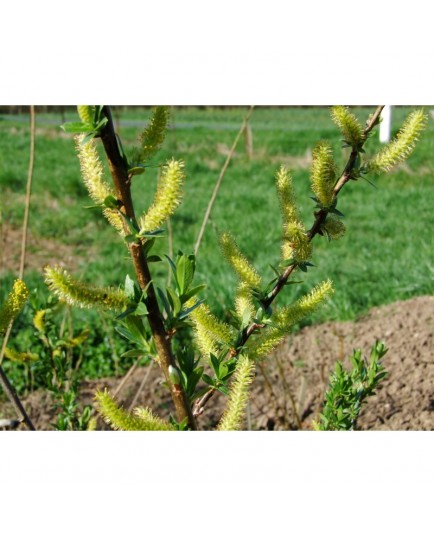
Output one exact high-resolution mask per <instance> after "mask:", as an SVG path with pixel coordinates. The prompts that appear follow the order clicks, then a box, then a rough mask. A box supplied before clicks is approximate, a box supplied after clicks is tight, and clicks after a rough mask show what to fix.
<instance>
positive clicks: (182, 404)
mask: <svg viewBox="0 0 434 536" xmlns="http://www.w3.org/2000/svg"><path fill="white" fill-rule="evenodd" d="M104 114H105V116H106V117H107V119H108V123H107V124H106V126H105V127H104V129H103V131H102V132H101V140H102V143H103V145H104V150H105V152H106V155H107V160H108V164H109V168H110V173H111V176H112V179H113V183H114V187H115V195H116V198H117V199H118V201H119V202H120V204H121V206H120V210H121V211H122V213H123V214H124V215H125V216H126V217H127V218H128V219H129V220H130V221H133V222H136V216H135V213H134V206H133V201H132V198H131V184H130V177H129V176H128V169H127V165H126V163H125V161H124V160H123V158H122V156H121V153H120V151H119V146H118V141H117V139H116V134H115V130H114V126H113V119H112V116H111V113H110V109H109V107H108V106H105V107H104ZM128 234H129V231H128ZM129 250H130V254H131V259H132V261H133V265H134V270H135V272H136V276H137V281H138V283H139V285H140V288H141V289H145V288H146V294H147V298H146V306H147V308H148V312H149V314H148V317H147V318H148V321H149V325H150V328H151V332H152V336H153V338H154V341H155V346H156V349H157V353H158V358H159V365H160V367H161V369H162V371H163V373H164V376H165V379H166V381H167V384H168V385H169V387H170V393H171V395H172V399H173V403H174V405H175V408H176V413H177V418H178V421H179V422H182V421H183V420H184V419H186V418H187V422H188V427H189V428H190V429H191V430H196V429H197V426H196V421H195V419H194V417H193V413H192V411H191V407H190V404H189V401H188V398H187V396H186V394H185V392H184V390H183V389H182V387H181V386H180V385H174V384H173V383H172V382H171V381H170V377H169V366H170V365H172V366H175V359H174V357H173V355H172V349H171V346H170V338H169V336H168V334H167V332H166V329H165V327H164V322H163V317H162V315H161V312H160V308H159V305H158V301H157V296H156V293H155V287H154V285H153V283H152V277H151V274H150V271H149V266H148V262H147V260H146V257H145V254H144V252H143V247H142V244H141V243H140V242H134V243H132V244H129Z"/></svg>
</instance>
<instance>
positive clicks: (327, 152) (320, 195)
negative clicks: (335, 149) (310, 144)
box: [310, 142, 336, 208]
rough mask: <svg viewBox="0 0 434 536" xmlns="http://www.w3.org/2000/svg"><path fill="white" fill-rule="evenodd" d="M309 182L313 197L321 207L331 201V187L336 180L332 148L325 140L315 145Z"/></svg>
mask: <svg viewBox="0 0 434 536" xmlns="http://www.w3.org/2000/svg"><path fill="white" fill-rule="evenodd" d="M310 176H311V184H312V190H313V192H314V194H315V197H316V198H317V200H318V203H319V205H321V206H322V207H326V208H328V207H330V206H331V204H332V203H333V197H334V195H333V188H334V185H335V181H336V167H335V163H334V160H333V153H332V148H331V146H330V145H329V144H328V143H327V142H320V143H318V144H317V145H316V147H315V149H314V150H313V154H312V166H311V172H310Z"/></svg>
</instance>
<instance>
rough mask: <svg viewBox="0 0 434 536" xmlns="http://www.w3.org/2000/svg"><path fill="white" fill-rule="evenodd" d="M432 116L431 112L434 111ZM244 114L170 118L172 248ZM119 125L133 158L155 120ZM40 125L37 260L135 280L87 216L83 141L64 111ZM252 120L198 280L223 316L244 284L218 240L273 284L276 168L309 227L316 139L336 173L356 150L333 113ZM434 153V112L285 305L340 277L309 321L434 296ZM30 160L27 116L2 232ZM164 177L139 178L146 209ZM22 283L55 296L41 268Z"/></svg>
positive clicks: (7, 185) (5, 166) (201, 204)
mask: <svg viewBox="0 0 434 536" xmlns="http://www.w3.org/2000/svg"><path fill="white" fill-rule="evenodd" d="M411 110H412V108H411V107H395V108H394V109H393V131H394V133H395V132H396V131H397V129H398V128H399V126H400V124H401V123H402V121H403V119H404V118H405V116H406V115H407V114H408V112H409V111H411ZM429 110H430V107H428V106H427V107H426V111H427V112H429ZM246 111H247V107H246V108H241V107H235V108H213V107H202V108H193V107H185V108H183V107H176V108H174V109H173V110H172V124H171V128H170V130H169V132H168V135H167V138H166V142H165V144H164V147H163V149H162V150H161V151H160V152H159V153H158V154H157V156H156V157H155V158H154V163H155V164H160V163H162V162H164V161H165V160H166V159H168V158H170V157H172V156H174V157H175V158H177V159H183V160H184V161H185V164H186V173H187V182H186V187H185V196H184V202H183V204H182V206H181V207H180V209H179V210H178V211H177V213H176V214H175V216H174V217H173V218H172V228H173V247H174V251H175V252H176V251H177V250H178V249H181V250H183V251H184V252H190V251H192V250H193V247H194V244H195V241H196V238H197V234H198V232H199V229H200V226H201V223H202V219H203V215H204V212H205V210H206V207H207V204H208V201H209V198H210V196H211V193H212V189H213V187H214V184H215V181H216V180H217V177H218V175H219V172H220V170H221V168H222V166H223V164H224V162H225V159H226V156H227V154H228V151H229V149H230V147H231V145H232V143H233V140H234V138H235V136H236V133H237V131H238V129H239V126H240V124H241V122H242V119H243V117H244V115H245V113H246ZM372 111H373V108H356V109H355V113H356V115H357V116H358V117H360V119H361V120H362V121H363V123H364V122H365V120H366V118H367V116H368V114H369V113H371V112H372ZM114 115H115V117H116V119H117V121H118V126H119V133H120V135H121V138H122V140H123V144H124V146H125V147H126V148H127V149H128V148H129V147H131V146H132V145H133V144H134V143H135V142H136V140H137V136H138V134H139V133H140V125H144V124H145V123H146V121H147V120H148V119H149V117H150V110H149V109H145V108H136V107H129V108H125V109H121V110H120V111H119V112H115V114H114ZM66 120H68V121H69V120H77V116H76V114H75V112H73V111H67V112H66ZM36 122H37V138H36V160H35V168H34V178H33V191H32V207H31V214H30V236H31V239H30V242H29V251H34V252H35V253H37V251H35V250H37V248H38V246H37V244H38V243H43V244H45V245H46V244H48V243H49V244H52V245H54V247H52V248H51V250H50V258H49V259H47V260H49V261H50V262H54V261H64V263H65V265H66V266H67V267H69V268H70V270H71V272H72V273H73V274H74V275H75V276H77V277H80V278H83V279H84V280H86V281H89V282H94V283H96V284H99V285H102V284H104V285H106V284H111V285H119V284H122V283H123V281H124V278H125V274H126V273H127V272H128V273H129V274H130V275H131V276H132V275H133V274H132V270H131V267H130V264H129V261H128V256H127V250H126V248H125V246H124V244H123V243H122V242H121V241H120V240H119V238H118V236H117V235H116V234H115V233H114V232H113V231H112V229H111V227H110V226H108V225H107V224H106V222H105V220H104V219H103V218H101V217H100V214H99V213H98V211H97V210H86V209H85V208H84V207H86V206H88V205H90V204H91V202H90V200H89V198H88V196H87V193H86V190H85V187H84V186H83V184H82V181H81V176H80V172H79V164H78V160H77V158H76V156H75V150H74V142H73V139H72V136H71V135H69V134H65V133H64V132H63V131H62V130H61V129H60V128H59V125H60V123H61V119H60V114H54V113H45V114H41V115H38V116H37V118H36ZM250 123H251V127H252V133H253V151H254V152H253V157H252V158H251V159H249V158H248V156H247V154H246V152H245V148H244V143H243V140H241V141H240V143H239V145H238V148H237V151H236V153H235V155H234V157H233V159H232V161H231V163H230V165H229V168H228V170H227V173H226V176H225V178H224V180H223V183H222V186H221V189H220V191H219V194H218V197H217V201H216V203H215V205H214V209H213V212H212V215H211V220H210V223H209V225H208V227H207V230H206V233H205V235H204V240H203V242H202V245H201V248H200V250H199V254H198V263H197V282H198V283H201V282H205V283H207V285H208V288H207V290H206V296H207V299H208V302H209V304H210V306H211V307H212V309H213V310H214V311H215V312H217V313H221V312H222V311H224V310H225V309H227V308H228V307H231V297H232V296H233V293H234V289H235V285H236V282H235V277H234V276H233V274H232V273H231V272H230V270H229V268H228V266H227V265H226V264H225V263H224V262H222V258H221V254H220V251H219V248H218V242H217V233H218V232H221V231H224V230H228V231H230V232H231V233H232V234H233V235H234V236H235V237H236V239H237V242H238V245H239V246H240V248H241V249H242V251H243V252H244V253H245V255H246V256H247V257H248V258H249V259H250V260H251V261H252V262H253V263H254V264H255V266H256V267H257V269H258V271H259V272H260V273H261V274H262V275H263V278H264V280H266V279H267V278H269V279H271V278H272V277H273V272H272V271H271V269H270V267H269V264H270V263H271V264H277V263H278V261H279V260H280V235H281V224H280V213H279V205H278V200H277V197H276V194H275V187H274V175H275V172H276V170H277V169H278V167H279V165H280V164H282V163H283V164H285V165H287V166H289V167H290V168H291V170H292V174H293V179H294V186H295V190H296V193H297V199H298V203H299V206H300V207H301V212H302V215H303V217H304V221H305V223H306V226H307V227H310V225H311V223H312V221H313V215H312V214H313V203H312V201H311V199H310V198H309V196H310V195H311V192H310V185H309V166H310V154H311V150H312V148H313V147H314V145H315V144H316V142H317V141H319V140H322V139H326V140H329V141H330V142H331V143H332V145H333V148H334V149H335V157H336V160H337V163H338V165H339V169H342V167H343V165H344V162H345V161H346V158H347V156H348V149H342V148H341V141H340V135H339V132H338V130H337V128H336V127H335V125H334V124H333V123H332V121H331V120H330V117H329V110H328V109H327V108H325V107H309V108H291V107H287V108H278V107H258V108H256V109H255V110H254V112H253V115H252V118H251V121H250ZM377 138H378V136H377V134H375V135H374V136H373V138H372V140H370V142H368V144H367V146H366V147H367V153H368V155H369V154H374V153H375V151H376V150H378V149H379V147H380V144H379V142H378V139H377ZM433 145H434V123H433V119H432V117H431V116H430V118H429V126H428V129H427V131H426V132H425V134H424V135H423V138H422V140H421V141H420V142H419V144H418V146H417V148H416V150H415V152H414V154H413V155H412V156H411V157H410V159H409V160H408V161H407V162H406V163H405V164H404V165H402V166H400V167H399V168H397V169H396V170H394V171H393V172H392V173H390V174H388V175H387V176H383V177H379V178H378V179H375V185H376V188H374V187H372V186H371V185H370V184H368V182H366V181H363V180H360V181H358V182H353V181H351V182H350V183H349V184H347V185H346V186H345V188H344V190H343V191H342V192H341V195H340V197H339V204H338V208H339V210H340V211H342V212H343V213H344V214H345V224H346V227H347V233H346V235H345V236H344V238H343V239H341V240H339V241H332V242H331V243H328V242H327V241H326V240H325V239H324V238H322V237H319V236H318V237H316V238H315V240H314V253H313V259H312V262H313V263H314V264H315V268H312V269H311V270H309V272H308V273H307V274H306V275H305V274H303V278H302V279H303V280H304V283H303V284H302V285H293V286H290V287H288V291H287V292H286V293H284V295H283V296H281V298H280V301H279V303H283V302H289V301H291V300H293V299H294V298H295V297H297V296H299V295H300V294H302V293H303V292H305V291H306V290H307V289H309V288H311V287H312V286H313V285H314V284H315V283H317V282H320V281H322V280H324V279H326V278H330V279H332V280H333V282H334V286H335V294H334V296H333V298H332V300H331V302H330V304H329V305H328V306H327V307H325V308H323V309H322V310H321V311H319V312H318V313H317V314H316V315H315V317H314V318H313V319H310V320H309V321H315V322H318V321H324V320H351V319H355V318H357V317H358V316H359V315H361V314H363V313H365V312H366V311H367V310H368V309H369V308H370V307H373V306H377V305H382V304H386V303H391V302H394V301H396V300H402V299H407V298H410V297H412V296H417V295H423V294H432V292H433V289H434V281H433V277H434V250H433V247H432V230H433V228H434V225H433V224H434V211H433V204H432V200H433V198H434V173H433V171H434V160H433V156H432V155H433V154H434V151H433V149H434V147H433ZM28 154H29V128H28V119H27V117H26V116H5V115H4V116H0V192H1V195H0V209H1V215H2V232H5V229H8V230H10V229H19V228H20V226H21V223H22V217H23V210H24V208H23V202H24V194H25V183H26V177H27V166H28ZM107 177H109V175H108V173H107ZM156 178H157V169H156V168H148V169H147V171H146V172H145V174H143V175H139V176H136V177H135V178H134V184H133V194H134V197H135V199H136V200H137V212H138V213H140V210H144V209H145V208H146V207H147V206H148V205H149V203H150V202H151V200H152V197H153V192H154V191H155V184H156ZM32 248H33V249H32ZM167 248H168V242H167V239H166V238H164V239H161V240H160V241H159V245H158V248H157V252H161V253H165V252H167ZM8 255H9V252H8V251H3V253H2V257H1V264H0V281H1V293H0V299H3V297H4V295H5V294H6V293H7V292H8V290H9V289H10V285H11V282H12V280H13V278H14V276H15V274H16V271H17V269H18V263H16V267H15V265H14V264H13V262H11V261H10V258H8ZM153 268H154V270H155V272H154V277H155V278H156V280H157V281H161V282H163V281H164V280H165V278H166V277H167V271H166V269H167V265H166V264H165V263H158V264H154V265H153ZM25 280H26V282H27V283H28V286H29V287H30V288H38V289H40V290H39V292H40V293H41V294H43V295H46V290H45V285H44V283H43V280H42V276H41V270H40V268H39V269H29V270H28V271H27V272H26V274H25ZM74 315H75V318H77V322H78V323H80V322H83V323H87V324H89V322H90V323H91V324H93V323H98V318H97V316H96V315H95V313H87V312H86V313H85V314H84V313H83V312H81V311H76V312H74ZM23 316H24V315H23ZM95 325H96V324H95ZM102 340H104V336H102ZM104 370H105V369H104ZM98 371H99V372H98V373H103V372H104V371H101V369H98ZM105 372H107V371H105Z"/></svg>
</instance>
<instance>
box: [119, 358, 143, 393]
mask: <svg viewBox="0 0 434 536" xmlns="http://www.w3.org/2000/svg"><path fill="white" fill-rule="evenodd" d="M142 357H143V356H141V355H139V357H138V358H137V359H136V361H135V362H134V363H133V364H132V365H131V367H130V368H129V369H128V372H127V373H126V374H125V376H124V377H123V378H122V380H121V381H120V382H119V385H118V386H117V387H116V389H115V391H114V393H113V396H114V397H115V396H117V395H118V394H119V393H120V391H121V389H122V388H123V386H124V385H125V384H126V383H127V381H128V378H129V377H130V376H131V374H132V373H133V372H134V371H135V370H136V368H137V367H138V365H139V362H140V360H141V359H142Z"/></svg>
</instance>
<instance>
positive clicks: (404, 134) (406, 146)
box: [366, 110, 428, 173]
mask: <svg viewBox="0 0 434 536" xmlns="http://www.w3.org/2000/svg"><path fill="white" fill-rule="evenodd" d="M427 122H428V117H427V115H426V114H425V113H424V112H423V111H422V110H416V111H414V112H412V113H411V114H410V115H409V116H408V117H407V119H406V120H405V122H404V124H403V125H402V127H401V130H400V131H399V132H398V134H397V135H396V138H395V139H393V140H392V141H391V142H390V143H388V144H387V145H386V146H385V147H384V148H383V149H382V150H381V151H380V152H379V153H378V154H377V155H376V156H375V157H374V158H373V159H372V160H371V161H369V162H368V163H367V164H366V169H367V171H372V172H374V173H381V172H387V171H390V170H391V169H392V168H393V167H394V166H396V165H397V164H399V163H401V162H403V161H404V160H406V159H407V158H408V157H409V156H410V154H411V153H412V152H413V150H414V148H415V146H416V142H417V141H418V140H419V137H420V134H421V132H422V131H423V130H424V129H425V128H426V126H427Z"/></svg>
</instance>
